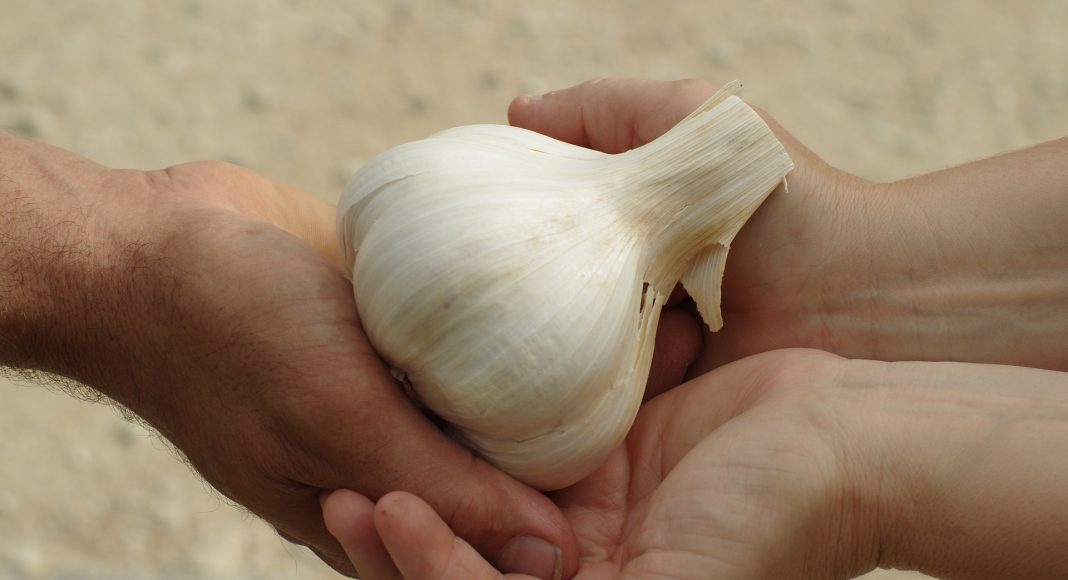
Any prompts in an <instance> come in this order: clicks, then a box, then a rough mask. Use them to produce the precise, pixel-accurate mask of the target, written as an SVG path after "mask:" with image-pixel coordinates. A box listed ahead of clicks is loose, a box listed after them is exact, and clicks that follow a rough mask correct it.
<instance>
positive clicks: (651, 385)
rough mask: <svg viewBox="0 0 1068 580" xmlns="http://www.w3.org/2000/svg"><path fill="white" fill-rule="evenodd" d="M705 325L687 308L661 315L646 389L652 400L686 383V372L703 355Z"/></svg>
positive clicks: (671, 309)
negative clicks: (703, 328) (701, 353)
mask: <svg viewBox="0 0 1068 580" xmlns="http://www.w3.org/2000/svg"><path fill="white" fill-rule="evenodd" d="M701 331H702V326H701V322H700V321H698V319H697V317H696V316H694V314H693V312H691V311H689V310H687V309H685V308H668V309H666V310H664V311H663V313H662V314H661V315H660V324H659V326H658V327H657V330H656V346H655V347H654V349H653V362H652V366H651V367H650V369H649V380H648V382H647V383H646V386H645V400H646V401H648V400H649V399H652V398H653V397H655V396H657V395H659V394H660V393H663V392H664V391H666V390H668V389H670V388H672V387H677V386H678V385H680V384H682V382H683V380H684V379H685V377H686V371H687V369H688V368H689V366H690V363H692V362H693V361H694V360H696V359H697V356H698V354H700V352H701V346H702V343H703V340H704V337H703V333H702V332H701Z"/></svg>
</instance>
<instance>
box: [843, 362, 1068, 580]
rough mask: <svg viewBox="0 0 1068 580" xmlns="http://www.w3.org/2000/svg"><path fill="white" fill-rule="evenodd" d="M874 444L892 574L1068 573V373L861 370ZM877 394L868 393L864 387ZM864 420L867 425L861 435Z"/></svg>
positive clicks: (944, 366) (857, 366)
mask: <svg viewBox="0 0 1068 580" xmlns="http://www.w3.org/2000/svg"><path fill="white" fill-rule="evenodd" d="M850 369H851V370H850V371H849V372H847V374H846V375H845V376H846V378H845V380H844V382H845V384H848V385H850V387H851V389H853V390H852V391H851V392H850V394H848V395H846V396H847V397H853V398H854V400H855V401H856V402H858V403H859V405H858V406H857V407H856V408H857V409H861V408H864V409H867V410H864V411H859V412H858V413H857V417H856V418H857V419H859V421H858V422H857V423H856V424H857V425H858V430H860V431H861V432H862V433H863V435H862V437H864V438H866V439H867V440H869V441H871V442H872V447H871V449H869V450H868V452H867V453H865V455H864V457H863V458H862V459H861V461H862V462H864V461H868V462H870V463H869V467H871V468H872V473H873V474H875V475H874V477H873V478H872V479H871V480H870V481H872V482H874V489H877V490H878V491H877V492H875V494H874V495H878V496H879V500H878V501H877V502H876V504H877V505H879V509H878V510H877V511H878V515H879V517H878V519H877V521H878V522H879V530H880V533H881V538H882V549H881V554H882V560H881V561H880V562H879V564H880V565H882V566H885V567H900V568H907V569H914V570H920V571H922V572H925V573H927V574H932V575H935V576H937V577H939V578H1064V577H1066V576H1068V539H1066V538H1065V536H1064V530H1068V374H1065V373H1059V372H1054V371H1043V370H1038V369H1029V368H1019V367H1007V366H997V365H974V364H962V363H889V364H887V363H870V362H858V363H851V366H850ZM861 387H867V388H861ZM861 423H863V426H860V425H861Z"/></svg>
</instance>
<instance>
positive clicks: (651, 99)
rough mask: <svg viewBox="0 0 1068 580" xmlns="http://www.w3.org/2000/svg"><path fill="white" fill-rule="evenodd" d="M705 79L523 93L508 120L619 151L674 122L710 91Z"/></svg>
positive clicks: (591, 83) (594, 83)
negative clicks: (543, 92)
mask: <svg viewBox="0 0 1068 580" xmlns="http://www.w3.org/2000/svg"><path fill="white" fill-rule="evenodd" d="M713 92H715V91H714V87H713V86H712V85H710V84H708V83H706V82H704V81H699V80H683V81H642V80H635V79H606V80H597V81H589V82H585V83H582V84H580V85H576V86H573V87H570V88H567V89H563V90H560V91H553V92H551V93H547V94H545V95H540V96H532V95H523V96H520V97H517V98H516V99H514V100H513V101H512V103H511V105H510V106H509V108H508V121H509V122H510V123H511V124H513V125H515V126H517V127H523V128H525V129H530V130H532V131H537V132H539V133H543V134H545V135H548V136H550V137H553V138H555V139H559V140H561V141H566V142H568V143H573V144H575V145H580V146H583V147H591V148H593V149H597V150H598V151H604V152H605V153H619V152H622V151H626V150H628V149H633V148H635V147H640V146H641V145H644V144H645V143H648V142H649V141H652V140H653V139H655V138H657V137H659V136H660V135H662V134H663V133H664V132H665V131H667V130H668V129H670V128H671V127H673V126H675V124H676V123H678V122H679V121H681V120H682V119H683V118H684V117H686V115H688V114H690V112H691V111H693V110H694V109H696V108H697V106H698V105H700V104H701V103H703V102H704V101H705V100H706V99H708V97H710V96H711V95H712V93H713Z"/></svg>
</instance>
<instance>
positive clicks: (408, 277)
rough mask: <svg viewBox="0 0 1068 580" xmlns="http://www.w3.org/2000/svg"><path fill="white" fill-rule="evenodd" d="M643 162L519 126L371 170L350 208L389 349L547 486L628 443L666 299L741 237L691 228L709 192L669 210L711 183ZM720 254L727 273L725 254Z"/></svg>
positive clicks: (477, 132) (347, 240)
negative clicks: (677, 194)
mask: <svg viewBox="0 0 1068 580" xmlns="http://www.w3.org/2000/svg"><path fill="white" fill-rule="evenodd" d="M728 99H734V101H737V102H736V103H734V106H735V107H737V106H739V105H740V106H741V107H744V108H745V109H747V110H748V107H746V106H745V105H744V104H742V103H741V101H740V100H739V99H737V97H728ZM753 115H754V116H755V113H754V114H753ZM750 122H751V119H750ZM761 123H762V122H761ZM765 129H766V127H765ZM695 138H696V137H695ZM772 140H773V141H774V138H772ZM756 142H757V140H756V139H755V138H754V140H753V143H756ZM654 143H655V142H654ZM775 144H776V145H778V143H777V141H775ZM691 145H692V144H691ZM750 146H751V144H749V143H748V142H747V143H743V144H740V145H737V147H736V148H741V149H738V150H739V151H740V150H745V148H747V147H750ZM647 147H650V146H647ZM643 149H646V148H642V149H638V150H635V151H632V152H628V153H625V154H620V155H605V154H601V153H597V152H594V151H590V150H587V149H583V148H579V147H575V146H571V145H568V144H565V143H562V142H559V141H555V140H553V139H550V138H548V137H545V136H542V135H539V134H536V133H532V132H529V131H525V130H523V129H517V128H512V127H502V126H495V125H479V126H469V127H460V128H457V129H451V130H448V131H444V132H442V133H439V134H436V135H434V136H432V137H430V138H428V139H424V140H421V141H416V142H412V143H408V144H405V145H401V146H399V147H396V148H394V149H392V150H390V151H387V152H386V153H384V154H382V155H380V156H379V157H377V158H375V159H374V160H372V161H371V162H370V163H369V164H368V165H367V166H365V167H364V168H363V169H361V170H360V171H359V172H358V173H357V174H356V176H355V177H354V178H353V180H352V182H351V183H350V184H349V186H348V188H347V189H346V191H345V193H344V195H343V197H342V202H341V204H340V205H339V208H338V211H339V213H338V215H339V234H340V236H341V239H342V248H343V251H344V253H345V255H346V260H347V261H348V263H349V264H350V265H351V266H352V268H353V269H352V280H353V288H354V293H355V297H356V303H357V307H358V310H359V312H360V317H361V321H362V324H363V327H364V330H365V331H366V333H367V335H368V337H369V339H370V340H371V343H372V344H373V345H374V346H375V348H376V350H377V351H378V352H379V353H380V354H381V355H382V356H383V358H384V359H385V360H386V361H387V362H388V363H389V364H390V365H391V366H393V367H395V368H396V369H400V370H402V371H403V372H404V373H405V375H406V378H407V380H408V381H409V382H410V384H411V386H412V390H413V391H414V393H415V395H416V396H417V397H418V398H419V399H420V400H421V401H422V402H423V403H424V404H425V405H426V406H427V407H428V408H430V409H431V410H433V411H434V412H435V413H437V414H438V415H439V416H440V417H442V418H443V419H444V420H445V421H447V422H448V423H450V424H451V426H452V429H453V431H454V435H455V436H456V437H457V438H458V439H460V440H462V441H463V442H465V443H466V444H467V445H468V446H470V447H471V448H472V449H474V450H475V451H476V452H477V453H479V454H480V455H482V456H483V457H485V458H486V459H488V460H489V461H491V462H492V463H494V464H495V465H497V466H498V467H500V468H501V469H502V470H504V471H506V472H508V473H510V474H512V475H513V476H515V477H517V478H518V479H520V480H522V481H525V482H527V483H529V484H531V485H533V486H535V487H537V488H540V489H558V488H561V487H565V486H567V485H570V484H572V483H574V482H575V481H578V480H579V479H581V478H582V477H584V476H585V475H587V474H588V473H590V472H591V471H593V470H594V469H596V468H597V467H598V465H600V463H601V462H602V461H603V459H604V457H605V456H606V455H607V454H608V453H609V452H610V451H611V450H612V449H613V448H614V447H615V446H616V445H618V444H619V442H620V441H621V440H622V439H623V437H624V436H625V434H626V432H627V430H628V429H629V427H630V424H631V422H632V421H633V418H634V416H635V414H636V413H637V408H638V405H639V404H640V402H641V398H642V393H643V391H644V387H645V383H646V380H647V377H648V372H649V365H650V362H651V358H652V350H653V348H652V347H653V341H654V337H655V331H656V323H657V321H658V318H659V314H660V310H661V306H662V304H663V301H664V299H665V298H666V296H667V295H668V294H669V293H670V292H671V290H672V288H673V287H674V285H675V283H676V282H677V281H678V280H679V278H680V277H682V276H683V275H684V274H685V273H687V272H688V271H689V270H691V269H696V266H695V267H694V268H691V264H692V263H694V264H696V262H699V261H700V260H701V255H702V252H704V251H705V250H710V251H711V252H712V253H713V254H717V253H718V254H722V255H723V256H725V252H726V247H727V244H729V241H730V238H731V237H733V235H734V233H735V232H736V231H737V228H740V224H737V227H728V228H721V227H706V226H702V225H701V222H700V220H696V221H694V220H690V221H694V223H693V224H690V225H689V226H687V225H686V223H687V222H688V220H689V217H690V214H691V213H693V212H698V214H699V213H700V211H701V210H700V204H701V203H703V202H701V201H700V198H701V197H702V196H704V193H703V192H701V193H700V194H699V195H698V197H697V198H696V200H691V199H688V198H687V199H679V200H665V199H664V198H665V196H669V197H670V196H671V195H673V193H672V192H674V191H678V190H679V189H680V187H682V188H683V189H685V188H686V187H689V188H690V189H693V188H694V187H702V186H708V183H705V182H703V181H702V179H701V178H699V177H695V178H694V179H691V180H690V181H687V180H685V179H683V180H681V185H679V184H676V185H675V186H673V187H667V188H665V187H664V182H665V180H667V179H676V180H677V178H676V177H671V176H672V175H673V174H672V171H675V170H674V169H672V168H667V169H665V168H663V167H662V166H664V165H666V162H665V161H664V159H662V158H660V157H657V155H656V154H657V151H656V150H655V149H656V148H655V147H650V149H648V150H646V151H642V150H643ZM779 149H780V150H781V146H780V147H779ZM732 153H733V154H737V153H738V151H733V152H732ZM771 153H773V154H775V155H779V154H780V153H781V156H782V157H783V158H785V153H784V152H781V151H778V152H776V151H772V152H771ZM673 155H676V154H673ZM775 155H773V157H774V156H775ZM706 157H707V155H706ZM701 162H702V163H705V162H708V159H702V161H701ZM785 162H786V164H785V165H784V164H783V163H782V162H781V160H780V161H779V162H778V164H777V165H776V169H775V171H772V172H770V173H769V175H768V176H765V177H764V178H763V180H762V183H763V185H760V187H764V188H765V191H763V192H762V193H761V195H759V196H758V200H757V201H756V204H757V205H758V204H759V200H762V199H763V196H764V195H766V194H767V193H768V192H770V190H771V189H772V188H774V185H775V184H776V183H778V182H779V181H780V180H781V179H782V175H784V174H785V171H787V170H788V168H789V167H788V164H789V160H788V158H785ZM704 179H705V181H707V179H709V178H708V177H706V178H704ZM702 184H703V185H702ZM689 195H692V194H689ZM683 197H685V196H683ZM751 197H752V196H751ZM676 202H677V203H676ZM748 204H749V205H751V206H752V207H744V208H742V209H739V210H738V211H737V213H739V214H744V215H743V216H742V217H741V222H743V223H744V220H745V218H747V217H748V215H749V214H750V213H751V212H752V210H753V209H755V205H754V204H753V202H752V201H749V202H748ZM736 205H737V204H736ZM731 207H733V206H731ZM739 207H740V206H739ZM714 209H715V208H711V209H709V211H712V210H714ZM721 213H722V212H721ZM698 217H699V216H698ZM735 221H737V219H736V220H735ZM680 223H682V224H683V227H682V229H683V230H685V231H683V232H682V233H676V232H673V231H670V230H672V228H674V227H675V225H676V224H680ZM687 228H688V229H687ZM702 229H704V230H706V231H703V232H702V231H700V230H702ZM679 235H681V236H682V237H684V238H686V239H683V240H680V241H674V242H673V241H671V240H669V239H667V238H669V237H671V236H679ZM712 259H718V263H719V264H720V267H719V270H718V272H720V273H721V271H722V256H720V257H719V258H716V257H715V256H713V258H712ZM705 278H707V276H704V277H703V278H702V279H705ZM715 282H716V285H717V288H716V292H715V300H716V301H717V304H716V308H715V311H716V315H717V316H718V277H717V278H715Z"/></svg>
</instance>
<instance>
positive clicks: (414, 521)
mask: <svg viewBox="0 0 1068 580" xmlns="http://www.w3.org/2000/svg"><path fill="white" fill-rule="evenodd" d="M374 523H375V527H376V528H377V529H378V531H379V533H380V534H381V536H382V541H383V542H384V543H385V546H386V548H387V549H388V550H389V553H390V555H391V556H392V557H393V560H394V561H395V562H396V563H397V567H398V568H399V569H400V572H401V574H403V577H404V578H406V579H408V580H491V579H493V580H495V579H497V578H500V574H499V573H498V572H497V571H496V570H494V569H493V567H492V566H490V564H489V563H488V562H486V560H485V559H483V558H482V556H480V555H479V554H478V552H476V551H475V549H474V548H472V547H471V545H470V544H468V543H467V542H465V541H463V540H461V539H460V538H458V537H456V535H455V534H454V533H453V532H452V530H450V529H449V526H447V525H446V524H445V522H443V521H442V520H441V518H440V517H438V514H437V513H435V512H434V510H433V509H432V508H431V507H430V506H429V505H427V504H426V502H424V501H422V500H420V499H419V498H418V497H416V496H414V495H412V494H409V493H405V492H394V493H390V494H388V495H386V496H384V497H383V498H382V499H380V500H379V501H378V504H377V505H376V506H375V511H374ZM509 577H510V578H515V579H517V580H518V579H519V578H530V576H523V575H514V576H511V575H510V576H509Z"/></svg>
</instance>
